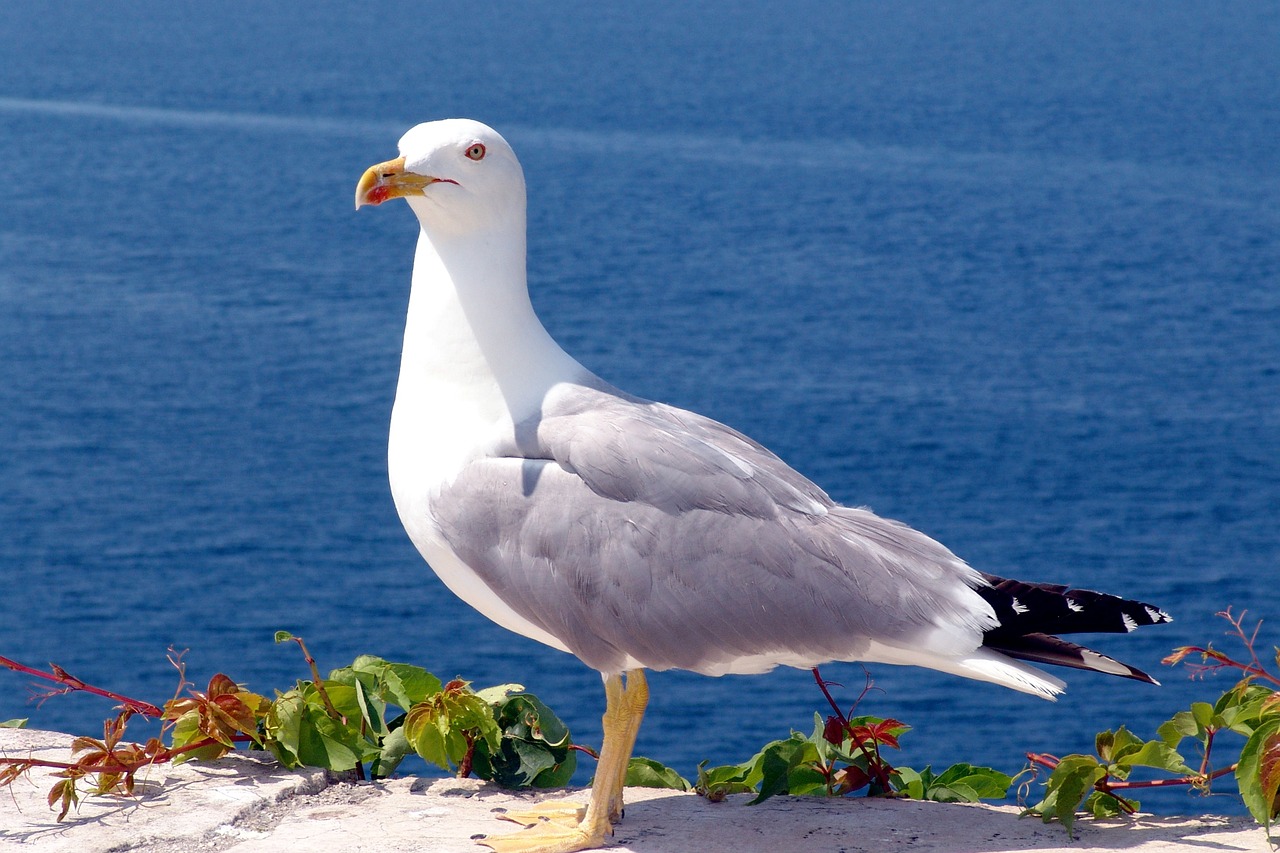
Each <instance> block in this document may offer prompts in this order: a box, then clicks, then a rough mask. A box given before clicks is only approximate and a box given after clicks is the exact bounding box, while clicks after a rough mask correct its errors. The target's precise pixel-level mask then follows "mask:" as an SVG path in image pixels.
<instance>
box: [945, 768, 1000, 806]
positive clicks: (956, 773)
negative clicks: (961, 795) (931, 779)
mask: <svg viewBox="0 0 1280 853" xmlns="http://www.w3.org/2000/svg"><path fill="white" fill-rule="evenodd" d="M938 783H939V784H941V785H947V786H950V787H952V788H955V786H957V785H960V786H963V787H964V788H965V789H967V790H969V791H972V792H973V797H972V798H971V799H967V800H965V802H970V803H976V802H977V801H978V800H1003V799H1004V797H1005V795H1006V794H1007V793H1009V786H1011V785H1012V784H1013V777H1012V776H1010V775H1008V774H1007V773H1001V772H1000V771H999V770H993V769H992V768H990V767H978V766H975V765H973V764H953V765H951V766H950V767H948V768H947V769H946V770H944V771H942V775H940V776H939V777H938Z"/></svg>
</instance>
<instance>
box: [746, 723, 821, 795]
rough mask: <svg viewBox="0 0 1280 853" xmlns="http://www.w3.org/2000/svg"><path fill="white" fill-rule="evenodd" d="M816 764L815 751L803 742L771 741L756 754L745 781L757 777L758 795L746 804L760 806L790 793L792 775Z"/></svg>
mask: <svg viewBox="0 0 1280 853" xmlns="http://www.w3.org/2000/svg"><path fill="white" fill-rule="evenodd" d="M817 761H818V750H817V749H816V748H815V747H814V745H813V744H811V743H809V741H808V740H806V739H801V738H788V739H787V740H779V741H774V742H773V743H771V744H769V745H768V746H766V747H765V748H764V749H762V750H761V751H760V753H759V754H758V755H757V757H756V759H755V761H754V767H753V769H752V772H751V773H749V774H748V775H747V782H748V783H750V782H752V781H754V777H756V776H758V777H759V780H760V781H759V784H760V793H759V794H757V795H756V798H755V799H753V800H751V802H750V803H749V805H753V806H754V805H756V804H758V803H763V802H764V801H765V800H767V799H769V798H770V797H772V796H774V795H776V794H787V793H791V778H792V774H794V773H796V771H798V770H800V769H801V768H804V767H806V766H809V767H812V766H813V765H814V764H816V763H817Z"/></svg>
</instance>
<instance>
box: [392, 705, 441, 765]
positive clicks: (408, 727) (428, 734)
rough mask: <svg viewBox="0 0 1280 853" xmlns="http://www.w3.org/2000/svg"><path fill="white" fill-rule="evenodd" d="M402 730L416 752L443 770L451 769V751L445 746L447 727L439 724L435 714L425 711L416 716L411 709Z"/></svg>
mask: <svg viewBox="0 0 1280 853" xmlns="http://www.w3.org/2000/svg"><path fill="white" fill-rule="evenodd" d="M416 707H417V708H420V707H423V706H421V705H418V706H416ZM401 731H403V732H404V736H405V738H406V740H407V742H408V743H409V745H410V746H412V747H413V751H414V752H416V753H418V755H420V756H422V757H423V758H424V759H425V760H427V761H430V762H431V763H432V764H434V765H435V766H437V767H439V768H440V769H441V770H448V769H450V767H449V751H448V749H447V747H446V746H445V729H442V727H441V726H440V725H438V724H437V722H436V719H435V718H434V717H433V716H431V715H430V714H429V713H427V712H425V711H424V712H422V713H420V714H417V715H416V716H415V714H414V711H413V710H410V711H409V716H408V717H407V718H406V719H405V722H404V727H403V728H402V729H401Z"/></svg>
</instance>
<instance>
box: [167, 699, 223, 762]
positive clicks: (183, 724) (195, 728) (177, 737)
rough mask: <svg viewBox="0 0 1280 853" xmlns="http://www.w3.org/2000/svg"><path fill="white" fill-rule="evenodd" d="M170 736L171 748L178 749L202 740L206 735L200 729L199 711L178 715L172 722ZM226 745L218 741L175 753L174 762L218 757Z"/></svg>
mask: <svg viewBox="0 0 1280 853" xmlns="http://www.w3.org/2000/svg"><path fill="white" fill-rule="evenodd" d="M170 736H171V737H172V739H173V740H172V743H173V748H174V749H178V748H179V747H184V746H186V745H187V744H190V743H195V742H196V741H201V740H204V739H205V738H207V737H208V735H206V734H205V733H204V732H202V731H201V730H200V712H199V711H188V712H187V713H185V714H183V715H182V716H181V717H179V718H178V719H177V720H176V721H175V722H174V724H173V731H172V732H171V734H170ZM226 752H227V747H226V746H223V745H222V744H220V743H212V744H209V745H208V746H206V747H201V748H200V749H193V750H190V751H188V752H184V753H181V754H179V755H175V756H174V757H173V763H174V764H182V763H183V762H185V761H194V760H197V759H208V758H219V757H221V756H222V755H225V754H226Z"/></svg>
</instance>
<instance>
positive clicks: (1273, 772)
mask: <svg viewBox="0 0 1280 853" xmlns="http://www.w3.org/2000/svg"><path fill="white" fill-rule="evenodd" d="M1258 781H1259V783H1260V784H1261V786H1262V796H1263V799H1264V801H1265V802H1267V803H1270V804H1271V815H1272V816H1273V817H1274V816H1275V815H1276V814H1277V813H1278V812H1280V731H1276V732H1272V733H1271V734H1270V735H1269V736H1268V737H1267V739H1266V740H1264V741H1263V743H1262V755H1261V760H1260V761H1259V765H1258Z"/></svg>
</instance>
